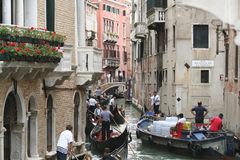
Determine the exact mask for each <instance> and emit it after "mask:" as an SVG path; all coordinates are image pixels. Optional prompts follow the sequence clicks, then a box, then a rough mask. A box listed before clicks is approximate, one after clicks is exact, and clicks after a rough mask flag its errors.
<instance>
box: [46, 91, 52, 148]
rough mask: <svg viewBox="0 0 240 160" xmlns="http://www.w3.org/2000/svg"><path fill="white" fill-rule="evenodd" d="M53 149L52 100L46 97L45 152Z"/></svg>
mask: <svg viewBox="0 0 240 160" xmlns="http://www.w3.org/2000/svg"><path fill="white" fill-rule="evenodd" d="M52 149H53V99H52V96H51V95H50V96H48V99H47V151H52Z"/></svg>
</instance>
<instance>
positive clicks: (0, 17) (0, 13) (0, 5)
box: [0, 0, 3, 23]
mask: <svg viewBox="0 0 240 160" xmlns="http://www.w3.org/2000/svg"><path fill="white" fill-rule="evenodd" d="M2 10H3V8H2V0H0V11H1V12H0V23H2V16H3V15H2Z"/></svg>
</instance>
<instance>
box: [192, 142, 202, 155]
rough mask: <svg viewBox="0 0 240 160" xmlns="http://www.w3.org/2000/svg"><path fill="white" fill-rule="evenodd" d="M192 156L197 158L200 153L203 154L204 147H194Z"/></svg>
mask: <svg viewBox="0 0 240 160" xmlns="http://www.w3.org/2000/svg"><path fill="white" fill-rule="evenodd" d="M191 148H192V154H193V156H194V157H196V156H197V155H198V154H199V153H201V152H202V147H201V145H199V144H195V145H192V147H191Z"/></svg>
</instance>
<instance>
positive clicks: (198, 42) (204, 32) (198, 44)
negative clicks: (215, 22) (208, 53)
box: [193, 25, 209, 48]
mask: <svg viewBox="0 0 240 160" xmlns="http://www.w3.org/2000/svg"><path fill="white" fill-rule="evenodd" d="M208 36H209V34H208V25H193V48H208V47H209V46H208V43H209V37H208Z"/></svg>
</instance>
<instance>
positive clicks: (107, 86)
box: [100, 82, 126, 93]
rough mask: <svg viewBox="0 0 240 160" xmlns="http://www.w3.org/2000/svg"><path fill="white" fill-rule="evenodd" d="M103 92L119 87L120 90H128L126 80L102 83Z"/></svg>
mask: <svg viewBox="0 0 240 160" xmlns="http://www.w3.org/2000/svg"><path fill="white" fill-rule="evenodd" d="M100 87H101V90H102V93H104V92H106V91H108V90H110V89H114V88H115V89H116V88H117V89H118V91H119V92H125V91H126V83H125V82H111V83H105V84H102V85H100Z"/></svg>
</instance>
